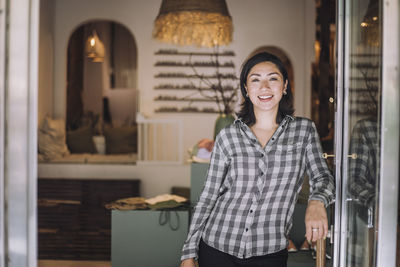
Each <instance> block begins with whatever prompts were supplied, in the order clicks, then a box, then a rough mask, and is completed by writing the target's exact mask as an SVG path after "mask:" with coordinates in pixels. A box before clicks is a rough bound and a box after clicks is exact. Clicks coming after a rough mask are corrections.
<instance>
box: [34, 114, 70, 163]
mask: <svg viewBox="0 0 400 267" xmlns="http://www.w3.org/2000/svg"><path fill="white" fill-rule="evenodd" d="M38 150H39V153H40V154H41V155H42V158H43V159H44V160H52V159H55V158H59V157H64V156H66V155H68V154H69V151H68V148H67V145H66V143H65V121H64V120H63V119H52V118H50V117H46V118H44V120H43V122H42V124H41V125H40V128H39V134H38Z"/></svg>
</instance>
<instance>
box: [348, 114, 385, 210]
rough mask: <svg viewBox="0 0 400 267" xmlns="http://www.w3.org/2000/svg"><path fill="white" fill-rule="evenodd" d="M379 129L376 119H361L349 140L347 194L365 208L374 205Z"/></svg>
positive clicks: (377, 170)
mask: <svg viewBox="0 0 400 267" xmlns="http://www.w3.org/2000/svg"><path fill="white" fill-rule="evenodd" d="M379 130H380V129H379V128H378V123H377V121H376V119H374V118H370V119H362V120H360V121H358V122H357V123H356V124H355V125H354V128H353V131H352V134H351V138H350V151H349V152H350V153H349V154H356V156H357V157H356V158H355V159H353V158H349V159H348V161H349V189H348V190H349V194H350V195H351V196H352V198H354V199H355V200H358V201H359V202H361V203H362V204H363V205H365V206H370V205H373V204H374V201H375V191H376V188H377V187H376V181H377V174H378V173H379V167H380V166H379V153H380V150H379V143H380V140H379V136H378V133H379Z"/></svg>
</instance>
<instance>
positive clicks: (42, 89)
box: [38, 0, 55, 124]
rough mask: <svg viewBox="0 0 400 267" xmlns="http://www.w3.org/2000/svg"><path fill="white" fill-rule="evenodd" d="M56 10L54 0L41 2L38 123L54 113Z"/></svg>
mask: <svg viewBox="0 0 400 267" xmlns="http://www.w3.org/2000/svg"><path fill="white" fill-rule="evenodd" d="M54 12H55V2H54V1H53V0H42V1H41V2H40V22H39V23H40V25H39V32H40V34H39V59H40V60H39V98H38V102H39V103H38V106H39V110H38V123H39V124H40V122H41V121H42V120H43V118H44V117H45V116H46V115H48V116H52V115H53V106H54V102H53V92H54V88H53V85H54V47H53V45H54Z"/></svg>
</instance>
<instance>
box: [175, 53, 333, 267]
mask: <svg viewBox="0 0 400 267" xmlns="http://www.w3.org/2000/svg"><path fill="white" fill-rule="evenodd" d="M240 88H241V92H242V96H243V98H244V101H243V103H242V109H241V111H240V113H239V114H238V117H239V118H238V119H237V120H236V121H235V122H234V123H233V124H231V125H230V126H228V127H226V128H224V129H223V130H221V132H220V133H219V134H218V135H217V137H216V140H215V145H214V148H213V153H212V156H211V161H210V167H209V169H208V173H207V178H206V182H205V184H204V187H203V191H202V193H201V194H200V198H199V201H198V202H197V205H196V207H195V209H194V213H193V218H192V223H191V226H190V230H189V234H188V238H187V240H186V242H185V244H184V246H183V253H182V257H181V259H182V263H181V267H194V266H195V265H194V263H195V262H194V258H196V257H197V258H198V261H199V264H200V266H202V267H209V266H233V265H235V264H237V263H239V264H240V266H255V265H259V266H261V265H262V266H266V267H268V266H273V267H278V266H279V267H286V266H287V259H288V250H287V249H286V246H287V243H288V240H287V236H288V234H289V231H290V229H291V226H292V216H293V213H294V209H295V204H296V201H295V200H297V197H298V194H299V191H300V187H301V185H302V183H303V180H304V174H305V173H306V172H307V174H308V175H309V177H310V188H312V190H310V191H311V192H310V198H309V199H310V201H309V202H308V207H307V211H306V216H305V222H306V236H307V239H308V240H309V241H310V242H311V241H313V242H315V241H317V240H321V239H322V238H325V237H326V235H327V233H328V221H327V215H326V210H325V207H324V206H327V205H328V204H330V203H331V202H332V201H333V198H334V183H333V177H332V175H331V174H330V172H329V169H328V167H327V164H326V162H325V160H324V159H323V158H322V156H321V155H322V150H321V145H320V143H319V137H318V133H317V131H316V128H315V125H314V123H313V122H312V121H310V120H308V119H306V118H300V117H294V116H293V112H294V110H293V97H292V92H291V88H290V82H289V79H288V74H287V71H286V69H285V67H284V66H283V63H282V62H281V61H280V60H279V59H278V58H277V57H276V56H274V55H272V54H269V53H266V52H263V53H258V54H256V55H254V56H252V57H250V58H249V59H248V60H247V61H246V62H245V63H244V65H243V67H242V71H241V75H240ZM225 181H230V182H229V183H226V182H225ZM276 207H279V209H277V208H276ZM312 229H316V230H312ZM226 233H229V235H227V234H226Z"/></svg>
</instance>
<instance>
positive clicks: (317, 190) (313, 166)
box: [305, 123, 335, 241]
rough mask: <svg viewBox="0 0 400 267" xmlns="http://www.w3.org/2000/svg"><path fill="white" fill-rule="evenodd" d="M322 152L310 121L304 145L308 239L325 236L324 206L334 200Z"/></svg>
mask: <svg viewBox="0 0 400 267" xmlns="http://www.w3.org/2000/svg"><path fill="white" fill-rule="evenodd" d="M322 153H323V151H322V147H321V143H320V140H319V136H318V133H317V130H316V128H315V125H314V123H312V125H311V131H310V134H309V137H308V140H307V147H306V170H307V173H308V175H309V177H310V199H309V203H308V207H307V210H306V217H305V223H306V237H307V240H310V241H316V240H317V239H320V238H325V237H326V235H327V233H328V220H327V215H326V209H325V207H326V206H328V205H329V204H331V203H332V202H333V201H334V194H335V184H334V180H333V176H332V174H331V172H330V170H329V168H328V165H327V164H326V161H325V159H324V158H323V157H322ZM313 229H314V230H313ZM315 229H317V230H315Z"/></svg>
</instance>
